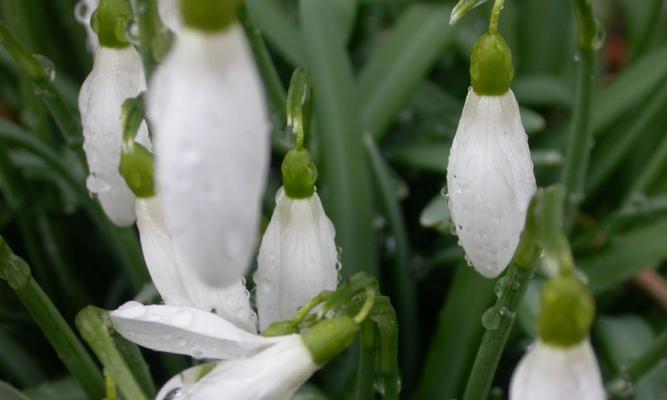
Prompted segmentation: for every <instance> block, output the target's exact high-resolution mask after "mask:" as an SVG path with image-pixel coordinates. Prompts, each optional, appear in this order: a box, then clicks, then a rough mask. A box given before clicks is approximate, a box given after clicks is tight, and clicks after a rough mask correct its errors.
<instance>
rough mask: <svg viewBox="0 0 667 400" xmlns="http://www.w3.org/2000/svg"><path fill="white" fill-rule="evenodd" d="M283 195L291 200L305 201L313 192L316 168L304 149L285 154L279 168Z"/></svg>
mask: <svg viewBox="0 0 667 400" xmlns="http://www.w3.org/2000/svg"><path fill="white" fill-rule="evenodd" d="M281 170H282V173H283V187H284V188H285V194H286V195H287V196H288V197H290V198H292V199H306V198H308V197H310V196H312V195H313V193H314V192H315V182H317V166H315V163H314V162H313V159H312V158H311V157H310V153H309V152H308V150H306V149H294V150H290V151H289V152H287V155H286V156H285V159H284V160H283V164H282V166H281Z"/></svg>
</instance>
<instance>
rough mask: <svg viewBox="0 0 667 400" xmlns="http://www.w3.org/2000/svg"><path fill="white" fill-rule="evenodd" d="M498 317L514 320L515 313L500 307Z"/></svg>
mask: <svg viewBox="0 0 667 400" xmlns="http://www.w3.org/2000/svg"><path fill="white" fill-rule="evenodd" d="M500 316H501V317H503V318H508V319H514V317H515V316H516V312H514V311H510V309H509V308H507V307H502V308H501V309H500Z"/></svg>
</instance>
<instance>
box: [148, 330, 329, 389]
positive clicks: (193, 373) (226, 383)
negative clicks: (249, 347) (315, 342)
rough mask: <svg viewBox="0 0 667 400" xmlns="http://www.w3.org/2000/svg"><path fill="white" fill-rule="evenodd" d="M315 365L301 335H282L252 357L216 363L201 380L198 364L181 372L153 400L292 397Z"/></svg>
mask: <svg viewBox="0 0 667 400" xmlns="http://www.w3.org/2000/svg"><path fill="white" fill-rule="evenodd" d="M206 368H210V367H208V366H207V367H206ZM317 368H318V367H317V365H316V364H315V362H314V361H313V357H312V356H311V353H310V351H309V350H308V348H307V347H306V346H305V344H304V343H303V340H302V338H301V336H300V335H288V336H281V337H279V338H278V342H277V343H275V344H274V345H272V346H271V347H269V348H267V349H266V350H264V351H262V352H261V353H259V354H257V355H255V356H253V357H250V358H247V359H237V360H232V361H223V362H221V363H219V364H218V365H217V366H216V367H215V368H214V369H213V370H211V371H210V372H208V373H207V374H206V375H205V376H204V377H203V378H201V380H197V375H199V374H198V372H205V371H201V367H194V368H191V369H189V370H186V371H184V372H183V373H182V374H179V375H177V376H175V377H174V378H172V379H171V380H169V382H167V383H166V384H165V385H164V386H163V387H162V389H161V390H160V392H159V393H158V395H157V397H156V399H157V400H166V399H169V398H174V397H175V398H178V399H187V400H219V399H234V400H285V399H291V398H292V396H293V395H294V393H295V392H296V391H297V390H298V389H299V387H301V385H303V384H304V383H305V382H306V380H308V378H310V376H311V375H312V374H313V373H314V372H315V371H316V370H317ZM169 396H171V397H169ZM179 396H180V397H179Z"/></svg>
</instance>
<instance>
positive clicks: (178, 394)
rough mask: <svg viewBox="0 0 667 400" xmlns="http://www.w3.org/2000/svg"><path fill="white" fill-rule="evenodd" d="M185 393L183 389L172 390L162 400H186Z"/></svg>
mask: <svg viewBox="0 0 667 400" xmlns="http://www.w3.org/2000/svg"><path fill="white" fill-rule="evenodd" d="M184 395H185V394H184V393H183V390H181V388H176V389H173V390H170V391H169V393H167V394H166V395H165V396H164V397H163V398H162V400H179V399H183V398H184Z"/></svg>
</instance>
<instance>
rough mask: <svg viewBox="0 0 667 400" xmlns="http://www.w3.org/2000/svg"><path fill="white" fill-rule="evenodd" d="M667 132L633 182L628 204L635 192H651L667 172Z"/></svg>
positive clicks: (627, 199) (627, 198)
mask: <svg viewBox="0 0 667 400" xmlns="http://www.w3.org/2000/svg"><path fill="white" fill-rule="evenodd" d="M666 171H667V133H665V137H664V138H663V139H662V141H661V142H660V144H659V145H658V148H657V150H656V151H655V153H653V156H652V157H651V158H650V159H649V160H648V162H647V163H646V167H644V170H643V171H642V173H641V174H640V175H639V177H637V179H636V180H635V181H634V182H633V183H632V188H631V189H630V191H629V192H628V196H627V197H626V201H625V203H626V204H627V203H628V202H629V201H630V199H631V198H632V196H633V194H635V193H649V192H650V190H651V187H652V186H653V185H655V184H656V183H657V182H658V181H659V180H660V178H661V177H663V176H664V175H665V174H666V173H667V172H666Z"/></svg>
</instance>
